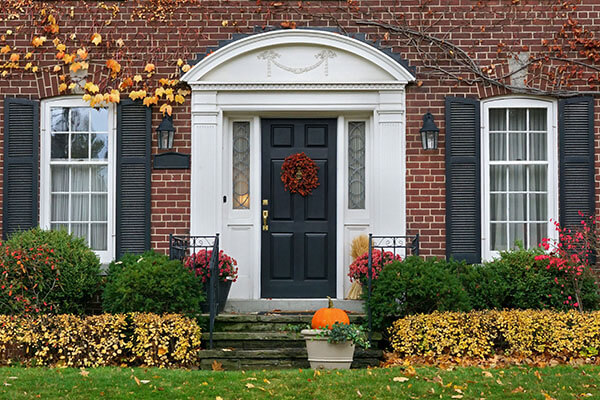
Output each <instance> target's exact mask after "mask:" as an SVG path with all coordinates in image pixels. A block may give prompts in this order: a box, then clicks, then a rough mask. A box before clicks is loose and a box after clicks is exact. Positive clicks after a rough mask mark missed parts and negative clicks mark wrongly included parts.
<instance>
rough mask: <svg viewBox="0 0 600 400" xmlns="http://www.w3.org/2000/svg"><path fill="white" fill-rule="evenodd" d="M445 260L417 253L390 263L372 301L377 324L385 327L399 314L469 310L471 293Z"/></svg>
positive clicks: (377, 285) (377, 326)
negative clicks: (423, 256)
mask: <svg viewBox="0 0 600 400" xmlns="http://www.w3.org/2000/svg"><path fill="white" fill-rule="evenodd" d="M453 263H455V262H450V263H447V262H446V261H444V260H434V259H430V260H424V259H422V258H419V257H416V256H410V257H407V258H406V259H405V260H404V261H402V262H399V261H396V262H393V263H391V264H388V265H386V266H385V267H384V268H383V271H382V272H381V274H380V275H379V278H378V279H377V280H376V281H374V283H373V292H372V294H371V301H370V302H369V305H370V307H371V312H372V316H373V326H374V327H375V328H376V329H383V328H384V327H386V326H389V325H390V324H391V322H392V321H394V320H395V319H397V318H398V317H402V316H405V315H410V314H417V313H430V312H432V311H435V310H438V311H468V310H470V309H471V303H470V301H469V296H468V294H467V292H466V291H465V289H464V288H463V286H462V285H461V282H460V280H459V279H458V277H457V275H456V274H455V273H452V270H453V269H456V268H453V267H449V266H448V264H453Z"/></svg>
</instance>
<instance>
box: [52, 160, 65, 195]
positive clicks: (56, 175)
mask: <svg viewBox="0 0 600 400" xmlns="http://www.w3.org/2000/svg"><path fill="white" fill-rule="evenodd" d="M50 170H51V181H52V182H51V185H50V187H51V189H50V191H52V192H68V191H69V167H66V166H64V165H53V166H52V167H50Z"/></svg>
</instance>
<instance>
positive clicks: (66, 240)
mask: <svg viewBox="0 0 600 400" xmlns="http://www.w3.org/2000/svg"><path fill="white" fill-rule="evenodd" d="M7 249H9V251H8V252H7ZM15 252H17V253H21V255H22V257H24V258H27V259H28V260H29V262H28V263H23V267H24V270H25V271H27V274H26V275H29V277H27V276H25V275H24V276H23V280H22V281H21V282H22V283H23V284H25V286H27V287H28V291H29V292H30V293H31V291H32V290H34V286H35V285H36V284H37V286H35V287H36V288H44V287H45V288H52V290H48V291H46V292H44V293H43V296H44V297H43V298H42V297H40V296H35V295H34V297H37V300H38V301H39V307H37V308H38V309H41V308H42V306H43V308H45V311H47V312H57V313H72V314H82V313H83V312H84V311H85V308H86V306H87V305H88V304H89V303H90V301H91V300H92V299H93V298H94V297H95V296H96V295H97V294H98V293H99V291H100V289H101V281H102V277H101V276H100V260H99V259H98V257H97V256H96V253H94V252H93V251H92V250H90V248H89V247H88V245H87V244H86V242H85V240H84V239H81V238H77V237H74V236H72V235H70V234H68V233H67V232H65V231H46V230H42V229H40V228H34V229H31V230H28V231H24V232H18V233H15V234H13V235H12V236H11V237H10V238H9V239H8V240H7V241H6V242H4V251H3V253H2V255H0V257H2V262H4V263H5V264H6V263H9V264H10V263H11V262H12V261H11V260H10V259H11V258H14V256H13V255H12V254H13V253H15ZM40 252H49V253H50V254H48V255H47V257H48V260H49V261H51V264H53V266H54V268H55V269H51V268H49V266H50V265H49V264H46V267H45V268H42V266H41V264H40V262H39V261H40V259H39V256H36V255H37V254H38V253H40ZM36 257H37V266H35V265H34V263H33V261H34V259H35V258H36ZM13 261H14V260H13ZM40 268H42V269H40ZM34 271H38V272H34ZM44 271H45V272H44ZM33 275H35V278H33ZM26 282H27V283H26ZM40 293H41V292H40ZM2 303H4V304H2V305H0V311H1V312H3V313H12V312H14V309H13V310H11V309H10V307H8V308H7V307H5V306H4V305H5V304H6V302H5V301H4V302H2ZM44 303H45V305H44ZM34 311H35V310H34Z"/></svg>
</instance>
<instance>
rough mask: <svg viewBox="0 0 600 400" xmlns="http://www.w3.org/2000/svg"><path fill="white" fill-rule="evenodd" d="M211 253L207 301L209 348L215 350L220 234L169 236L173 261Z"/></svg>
mask: <svg viewBox="0 0 600 400" xmlns="http://www.w3.org/2000/svg"><path fill="white" fill-rule="evenodd" d="M201 250H205V251H206V252H207V253H208V252H209V251H210V252H211V255H210V260H209V264H208V270H209V271H210V277H209V279H208V288H207V301H208V311H209V339H208V347H209V348H210V349H212V348H213V332H214V329H215V318H216V317H217V315H219V301H218V299H219V234H218V233H217V234H215V235H214V236H180V235H177V236H175V235H173V234H171V235H169V257H170V259H171V260H181V261H184V260H185V258H186V257H189V256H191V255H192V254H196V253H197V252H198V251H201Z"/></svg>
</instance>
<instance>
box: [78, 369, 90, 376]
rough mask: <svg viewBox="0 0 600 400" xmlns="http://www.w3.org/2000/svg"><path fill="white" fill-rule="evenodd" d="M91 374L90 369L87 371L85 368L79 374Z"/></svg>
mask: <svg viewBox="0 0 600 400" xmlns="http://www.w3.org/2000/svg"><path fill="white" fill-rule="evenodd" d="M89 374H90V371H86V370H85V369H82V370H81V372H79V375H81V376H83V377H85V376H88V375H89Z"/></svg>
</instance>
